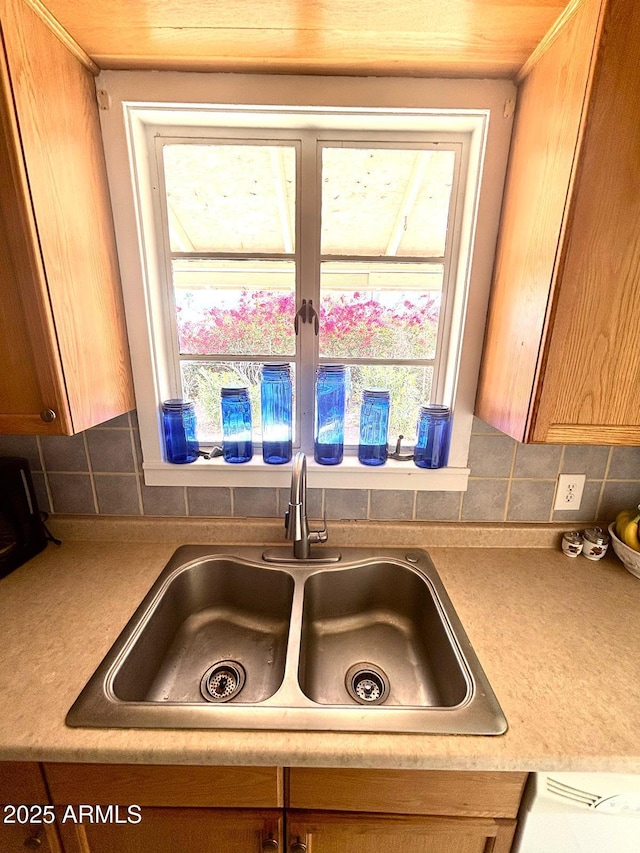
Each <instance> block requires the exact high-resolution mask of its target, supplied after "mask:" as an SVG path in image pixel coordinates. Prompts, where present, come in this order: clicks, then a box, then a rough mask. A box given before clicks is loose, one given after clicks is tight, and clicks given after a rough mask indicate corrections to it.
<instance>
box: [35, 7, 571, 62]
mask: <svg viewBox="0 0 640 853" xmlns="http://www.w3.org/2000/svg"><path fill="white" fill-rule="evenodd" d="M568 2H569V0H522V1H521V2H517V3H514V2H508V3H505V2H501V1H500V0H434V2H432V3H430V4H429V8H428V12H427V11H426V10H425V7H424V6H423V5H421V4H419V3H415V2H413V0H399V2H397V3H394V4H389V3H386V2H383V0H373V2H369V3H368V4H367V7H366V13H365V14H363V8H362V3H361V2H359V0H338V2H333V3H330V4H327V3H326V2H324V0H275V1H274V2H273V3H268V4H265V3H261V2H259V1H258V0H245V2H243V3H241V4H238V3H232V2H231V0H220V2H214V0H179V2H172V3H166V2H163V0H114V2H112V3H109V4H96V3H92V2H90V0H46V6H47V7H48V9H49V10H50V11H51V13H52V14H53V15H54V16H55V18H56V19H57V20H58V21H60V23H61V24H62V25H63V27H65V28H66V30H67V31H68V32H69V33H70V34H71V36H72V37H73V38H74V39H75V40H76V41H77V42H78V43H79V44H80V45H81V46H82V48H83V49H84V50H85V51H86V52H87V53H88V54H89V55H90V56H91V57H92V58H93V59H94V60H95V61H96V62H97V64H98V65H99V66H100V67H102V68H165V69H168V68H171V69H183V70H196V69H197V70H211V71H219V70H227V71H231V70H238V71H248V70H255V71H258V70H259V71H262V72H265V71H289V72H292V73H295V72H301V73H377V74H408V73H414V74H418V75H420V74H422V75H429V74H442V75H446V76H461V75H470V76H504V77H512V76H513V75H514V74H515V73H516V72H517V71H518V69H519V68H520V67H521V66H522V65H523V63H524V62H525V61H526V59H527V58H528V56H529V55H530V54H531V52H532V51H533V50H534V48H535V47H536V45H537V44H538V42H539V41H540V40H541V39H542V37H543V36H544V34H545V33H546V32H547V30H548V29H549V28H550V27H551V26H552V25H553V22H554V20H555V19H556V18H557V17H558V15H559V14H560V13H561V12H562V10H563V9H564V7H565V6H566V5H567V3H568Z"/></svg>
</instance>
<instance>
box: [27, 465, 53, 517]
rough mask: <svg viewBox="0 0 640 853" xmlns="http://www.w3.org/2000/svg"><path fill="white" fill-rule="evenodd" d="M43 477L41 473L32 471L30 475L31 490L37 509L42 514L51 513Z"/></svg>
mask: <svg viewBox="0 0 640 853" xmlns="http://www.w3.org/2000/svg"><path fill="white" fill-rule="evenodd" d="M44 477H45V475H44V474H43V473H42V472H41V471H33V472H32V473H31V479H32V480H33V488H34V489H35V493H36V500H37V501H38V509H40V510H42V512H51V505H50V503H49V493H48V492H47V484H46V483H45V479H44Z"/></svg>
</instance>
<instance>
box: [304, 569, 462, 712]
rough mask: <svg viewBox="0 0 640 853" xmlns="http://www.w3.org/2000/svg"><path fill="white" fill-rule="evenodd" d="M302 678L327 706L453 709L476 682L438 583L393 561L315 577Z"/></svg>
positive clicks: (307, 608) (307, 604) (308, 596)
mask: <svg viewBox="0 0 640 853" xmlns="http://www.w3.org/2000/svg"><path fill="white" fill-rule="evenodd" d="M369 662H375V663H371V665H370V667H369V669H368V668H367V664H368V663H369ZM359 663H360V664H361V666H358V664H359ZM367 672H368V673H369V675H368V676H367ZM299 681H300V687H301V688H302V691H303V692H304V693H305V694H306V695H307V696H308V697H309V698H310V699H313V701H314V702H319V703H320V704H322V705H352V704H353V702H354V701H356V702H358V703H359V704H363V705H369V704H385V705H386V706H387V707H391V706H419V707H424V708H435V707H442V708H453V707H455V706H456V705H460V704H461V703H463V702H464V701H465V699H466V698H467V695H468V693H469V687H470V685H469V680H468V678H467V676H466V672H465V667H464V663H463V661H462V659H461V658H460V657H459V656H458V655H457V654H456V649H455V645H454V640H453V636H452V634H451V631H450V629H449V627H448V625H447V622H446V620H445V619H444V618H443V613H442V610H441V608H440V607H439V606H438V601H437V599H436V597H435V596H434V594H433V589H432V586H431V584H430V583H428V582H425V579H424V577H423V576H421V575H419V574H417V573H416V572H415V571H414V570H413V569H412V568H407V567H406V566H403V565H398V564H397V563H391V562H376V563H370V564H368V565H363V566H357V567H353V568H348V569H344V570H343V571H341V572H318V573H317V574H314V575H313V576H312V577H310V578H309V579H308V581H307V583H306V586H305V596H304V606H303V610H302V633H301V648H300V667H299Z"/></svg>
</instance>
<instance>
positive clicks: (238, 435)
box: [220, 386, 253, 463]
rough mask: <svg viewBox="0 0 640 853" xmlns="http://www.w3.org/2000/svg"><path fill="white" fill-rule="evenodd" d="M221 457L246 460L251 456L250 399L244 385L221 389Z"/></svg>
mask: <svg viewBox="0 0 640 853" xmlns="http://www.w3.org/2000/svg"><path fill="white" fill-rule="evenodd" d="M220 396H221V406H222V458H223V459H224V461H225V462H234V463H236V462H248V461H249V460H250V459H251V458H252V457H253V443H252V441H251V401H250V400H249V390H248V388H246V386H226V387H224V388H222V389H221V392H220Z"/></svg>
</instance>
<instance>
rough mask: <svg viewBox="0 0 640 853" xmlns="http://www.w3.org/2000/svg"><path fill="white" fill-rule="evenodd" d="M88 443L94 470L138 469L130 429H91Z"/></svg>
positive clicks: (130, 471) (132, 470)
mask: <svg viewBox="0 0 640 853" xmlns="http://www.w3.org/2000/svg"><path fill="white" fill-rule="evenodd" d="M87 444H88V447H89V456H90V458H91V467H92V469H93V471H94V472H96V471H100V472H107V473H112V472H121V473H133V472H134V471H135V470H136V467H135V463H134V459H133V450H132V448H131V431H130V430H128V429H96V428H95V427H94V429H90V430H89V431H88V432H87Z"/></svg>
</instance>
